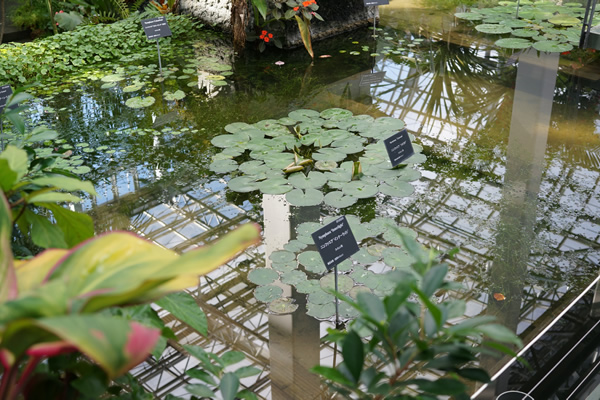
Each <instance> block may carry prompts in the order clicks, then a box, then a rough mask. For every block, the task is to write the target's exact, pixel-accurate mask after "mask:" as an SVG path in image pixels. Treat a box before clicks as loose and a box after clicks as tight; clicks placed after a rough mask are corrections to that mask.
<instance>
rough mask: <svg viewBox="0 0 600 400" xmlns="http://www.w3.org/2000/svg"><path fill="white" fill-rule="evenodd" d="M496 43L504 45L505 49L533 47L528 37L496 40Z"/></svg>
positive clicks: (499, 45) (500, 45)
mask: <svg viewBox="0 0 600 400" xmlns="http://www.w3.org/2000/svg"><path fill="white" fill-rule="evenodd" d="M494 44H495V45H496V46H498V47H504V48H505V49H527V48H529V47H531V45H532V44H533V43H532V42H531V41H529V40H527V39H515V38H507V39H499V40H496V42H495V43H494Z"/></svg>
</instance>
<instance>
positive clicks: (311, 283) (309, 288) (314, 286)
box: [296, 279, 323, 294]
mask: <svg viewBox="0 0 600 400" xmlns="http://www.w3.org/2000/svg"><path fill="white" fill-rule="evenodd" d="M296 291H297V292H298V293H304V294H309V293H315V292H322V291H323V289H321V284H320V283H319V281H318V280H316V279H309V280H306V281H302V282H300V283H298V284H296Z"/></svg>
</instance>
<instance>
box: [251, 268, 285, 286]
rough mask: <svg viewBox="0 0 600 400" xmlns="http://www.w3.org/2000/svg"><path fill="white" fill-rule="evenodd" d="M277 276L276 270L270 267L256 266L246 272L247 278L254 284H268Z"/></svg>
mask: <svg viewBox="0 0 600 400" xmlns="http://www.w3.org/2000/svg"><path fill="white" fill-rule="evenodd" d="M278 278H279V274H278V273H277V271H273V270H272V269H271V268H256V269H253V270H252V271H250V273H249V274H248V280H249V281H250V282H252V283H254V284H255V285H259V286H260V285H268V284H270V283H273V282H275V281H276V280H277V279H278Z"/></svg>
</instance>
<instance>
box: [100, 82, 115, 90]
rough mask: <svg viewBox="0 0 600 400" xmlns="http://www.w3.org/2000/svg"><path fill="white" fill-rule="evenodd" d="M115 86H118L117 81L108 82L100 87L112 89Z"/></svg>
mask: <svg viewBox="0 0 600 400" xmlns="http://www.w3.org/2000/svg"><path fill="white" fill-rule="evenodd" d="M115 86H117V82H108V83H105V84H103V85H102V86H100V89H110V88H114V87H115Z"/></svg>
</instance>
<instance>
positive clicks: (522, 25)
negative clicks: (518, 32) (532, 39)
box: [502, 19, 531, 28]
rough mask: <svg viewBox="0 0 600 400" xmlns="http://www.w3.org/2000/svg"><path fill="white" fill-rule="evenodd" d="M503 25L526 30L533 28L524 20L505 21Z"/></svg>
mask: <svg viewBox="0 0 600 400" xmlns="http://www.w3.org/2000/svg"><path fill="white" fill-rule="evenodd" d="M502 25H504V26H508V27H510V28H525V27H528V26H531V24H530V23H529V22H526V21H523V20H522V19H504V20H503V21H502Z"/></svg>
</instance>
